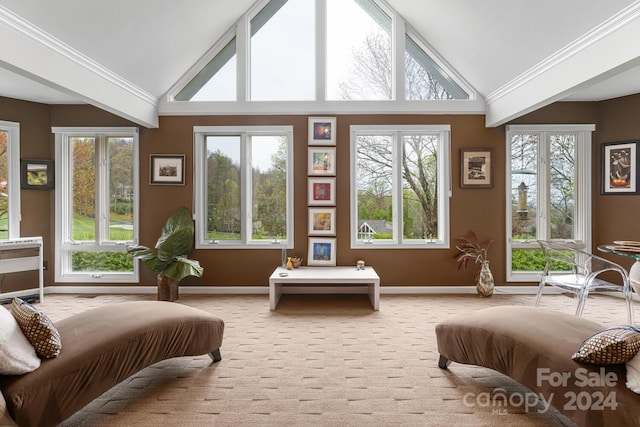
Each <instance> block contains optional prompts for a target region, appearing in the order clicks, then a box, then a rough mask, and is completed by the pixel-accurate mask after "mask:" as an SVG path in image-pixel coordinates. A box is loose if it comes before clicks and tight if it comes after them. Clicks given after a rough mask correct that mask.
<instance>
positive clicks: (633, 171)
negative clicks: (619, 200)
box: [600, 141, 640, 195]
mask: <svg viewBox="0 0 640 427" xmlns="http://www.w3.org/2000/svg"><path fill="white" fill-rule="evenodd" d="M627 150H628V151H629V153H628V156H627V159H626V160H624V159H621V158H620V157H621V156H624V155H625V153H626V151H627ZM616 162H619V163H616ZM620 164H622V166H619V165H620ZM639 165H640V150H639V149H638V141H621V142H609V143H605V144H602V150H601V168H600V174H601V175H602V176H601V180H600V181H601V185H600V194H602V195H627V194H640V191H639V188H640V186H639V185H638V183H639V180H640V173H639V172H640V168H639V167H638V166H639ZM618 168H619V170H614V169H618ZM625 170H627V172H625ZM618 175H619V176H618ZM616 178H617V179H618V180H619V181H620V183H619V184H618V183H616ZM623 182H626V184H625V183H623Z"/></svg>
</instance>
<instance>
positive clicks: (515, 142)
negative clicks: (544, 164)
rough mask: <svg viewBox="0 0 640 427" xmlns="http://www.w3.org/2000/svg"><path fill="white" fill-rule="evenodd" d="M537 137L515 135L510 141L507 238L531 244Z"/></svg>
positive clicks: (535, 201) (533, 235)
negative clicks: (509, 230) (509, 196)
mask: <svg viewBox="0 0 640 427" xmlns="http://www.w3.org/2000/svg"><path fill="white" fill-rule="evenodd" d="M538 143H539V136H538V135H536V134H532V135H515V136H514V137H513V138H512V140H511V191H512V194H511V217H512V226H511V233H512V234H511V237H512V239H513V240H514V241H517V240H527V239H532V240H535V239H536V238H537V237H538V235H537V229H536V216H537V209H538V201H537V184H538V179H537V170H538Z"/></svg>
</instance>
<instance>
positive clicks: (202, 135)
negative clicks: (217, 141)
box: [193, 125, 294, 249]
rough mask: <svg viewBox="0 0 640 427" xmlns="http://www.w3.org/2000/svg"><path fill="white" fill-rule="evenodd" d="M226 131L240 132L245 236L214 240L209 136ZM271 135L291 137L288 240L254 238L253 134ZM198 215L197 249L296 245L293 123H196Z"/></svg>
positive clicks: (195, 162)
mask: <svg viewBox="0 0 640 427" xmlns="http://www.w3.org/2000/svg"><path fill="white" fill-rule="evenodd" d="M213 135H225V136H232V135H233V136H240V138H241V142H240V144H241V147H240V158H241V159H243V162H242V164H241V171H240V173H241V176H240V185H241V197H240V200H241V206H240V210H241V214H242V223H241V230H242V231H241V239H240V240H229V241H227V240H211V239H207V238H206V235H207V180H206V177H207V141H206V140H207V136H213ZM260 135H271V136H280V135H286V137H287V171H286V173H287V183H286V194H287V196H286V199H287V207H286V216H287V219H286V230H287V238H286V239H285V240H281V239H275V240H253V239H251V227H250V226H248V225H250V224H252V219H251V218H252V217H251V215H252V212H251V205H252V204H251V193H252V179H251V173H252V168H251V147H250V146H251V144H250V143H249V139H250V138H249V137H251V136H260ZM193 136H194V138H193V140H194V150H193V152H194V156H193V158H194V168H193V173H194V177H193V182H194V190H193V191H194V194H193V196H194V197H193V200H194V206H193V212H194V219H195V233H196V238H195V247H196V249H265V248H273V249H282V248H283V247H285V248H287V249H292V248H293V242H294V239H293V233H294V223H293V205H294V203H293V194H294V193H293V189H294V184H293V158H294V157H293V147H294V143H293V126H289V125H286V126H194V127H193Z"/></svg>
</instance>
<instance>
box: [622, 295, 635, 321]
mask: <svg viewBox="0 0 640 427" xmlns="http://www.w3.org/2000/svg"><path fill="white" fill-rule="evenodd" d="M624 299H625V300H627V317H628V318H629V324H630V325H633V292H631V290H629V291H627V292H625V293H624Z"/></svg>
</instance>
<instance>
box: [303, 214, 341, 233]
mask: <svg viewBox="0 0 640 427" xmlns="http://www.w3.org/2000/svg"><path fill="white" fill-rule="evenodd" d="M308 234H309V236H335V235H336V208H309V233H308Z"/></svg>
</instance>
